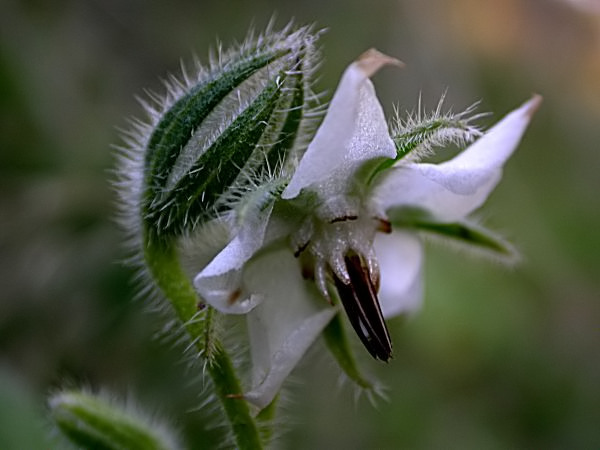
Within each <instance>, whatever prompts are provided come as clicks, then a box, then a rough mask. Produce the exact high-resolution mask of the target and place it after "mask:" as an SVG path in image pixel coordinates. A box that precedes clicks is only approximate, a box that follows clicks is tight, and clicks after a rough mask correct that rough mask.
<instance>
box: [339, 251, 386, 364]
mask: <svg viewBox="0 0 600 450" xmlns="http://www.w3.org/2000/svg"><path fill="white" fill-rule="evenodd" d="M344 261H345V262H346V269H347V271H348V275H349V276H350V283H349V284H345V283H344V282H343V281H342V280H340V279H339V278H338V277H337V276H335V275H334V277H333V278H334V280H335V286H336V289H337V291H338V294H339V296H340V299H341V301H342V304H343V305H344V309H345V310H346V314H347V315H348V319H349V320H350V323H351V324H352V327H353V328H354V331H356V334H358V337H359V338H360V340H361V341H362V343H363V345H364V346H365V348H366V349H367V350H368V351H369V353H370V354H371V356H373V358H376V359H380V360H382V361H388V360H389V359H390V358H391V356H392V342H391V340H390V335H389V333H388V330H387V326H386V324H385V320H384V319H383V314H382V313H381V308H380V306H379V300H378V299H377V290H376V289H375V286H374V285H373V282H372V281H371V277H370V275H369V271H368V269H367V268H366V266H365V264H363V261H362V258H361V257H360V256H359V255H357V254H356V253H353V252H352V253H349V254H347V255H346V256H345V258H344Z"/></svg>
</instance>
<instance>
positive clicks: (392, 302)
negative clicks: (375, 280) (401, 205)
mask: <svg viewBox="0 0 600 450" xmlns="http://www.w3.org/2000/svg"><path fill="white" fill-rule="evenodd" d="M373 247H374V249H375V254H376V255H377V259H378V261H379V270H380V274H381V281H380V287H379V294H378V297H379V302H380V304H381V310H382V312H383V315H384V316H385V317H393V316H397V315H398V314H404V313H413V312H416V311H418V310H419V308H420V307H421V302H422V298H423V281H422V280H423V276H422V275H423V274H422V270H423V246H422V244H421V241H420V240H419V238H418V237H417V236H416V235H415V234H413V233H407V232H402V231H394V232H392V233H391V234H381V233H378V234H377V235H376V237H375V242H374V243H373Z"/></svg>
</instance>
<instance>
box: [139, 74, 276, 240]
mask: <svg viewBox="0 0 600 450" xmlns="http://www.w3.org/2000/svg"><path fill="white" fill-rule="evenodd" d="M284 79H285V74H284V73H281V74H280V77H279V78H278V79H275V80H272V81H271V82H269V83H268V85H267V86H266V87H265V89H264V90H263V91H262V92H261V94H260V95H259V96H258V97H257V98H256V99H255V100H254V101H253V102H252V103H251V104H250V106H248V107H247V108H246V109H245V110H244V111H243V112H242V113H241V114H240V115H239V116H238V117H237V118H236V119H235V120H234V121H233V123H231V124H230V125H229V127H227V128H226V129H225V131H224V132H223V133H222V134H221V135H220V136H219V137H218V138H217V140H216V141H215V142H214V143H213V144H212V145H211V146H210V147H209V148H208V149H207V150H206V151H205V152H204V153H203V154H202V155H201V156H200V157H199V158H198V160H197V161H196V162H195V163H194V164H193V165H192V167H191V168H190V169H189V170H188V171H187V173H186V174H185V175H184V176H183V177H182V178H181V179H180V180H179V181H178V182H177V184H176V185H175V186H174V188H173V189H171V190H170V191H169V192H168V193H167V194H166V195H164V198H163V199H162V200H161V201H160V202H158V203H156V202H155V203H153V204H151V205H149V207H148V209H147V210H146V214H145V217H144V220H145V221H146V223H147V225H148V229H152V230H154V231H156V232H157V234H158V235H162V236H168V235H171V236H173V235H178V234H180V233H181V232H183V231H184V230H189V229H190V228H191V227H194V226H195V225H197V223H198V222H199V221H200V220H202V219H207V218H209V217H210V215H209V213H210V212H212V208H213V207H214V206H215V203H216V201H217V200H218V199H219V197H220V196H221V195H222V194H223V193H224V192H225V191H226V190H228V189H229V188H230V187H231V185H232V184H233V182H234V181H235V179H236V178H237V176H238V175H239V174H240V171H241V170H242V169H243V167H244V166H245V164H246V162H247V161H248V159H249V158H250V157H251V155H252V154H253V152H254V150H255V149H256V146H257V144H258V143H259V141H260V140H261V137H262V136H263V133H264V131H265V129H266V128H267V126H268V125H269V118H270V117H271V115H272V114H273V111H274V110H275V108H276V107H277V100H278V98H279V96H280V94H281V88H280V87H281V83H282V82H283V80H284Z"/></svg>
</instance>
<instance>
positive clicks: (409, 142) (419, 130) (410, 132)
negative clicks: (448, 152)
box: [371, 97, 482, 180]
mask: <svg viewBox="0 0 600 450" xmlns="http://www.w3.org/2000/svg"><path fill="white" fill-rule="evenodd" d="M443 101H444V97H442V99H441V100H440V103H439V105H438V108H437V110H436V111H435V112H434V113H432V114H431V115H430V116H425V117H421V115H420V114H418V115H417V116H416V117H412V116H409V117H408V118H407V119H406V120H404V121H403V120H401V119H400V118H399V117H397V118H396V122H397V124H396V126H395V129H394V130H392V132H391V137H392V140H393V141H394V144H395V146H396V157H395V158H390V159H386V160H384V161H382V162H381V164H380V165H379V166H378V167H377V169H376V170H375V171H374V173H373V176H372V177H371V180H372V179H373V177H374V176H375V175H376V174H377V173H379V172H381V171H382V170H385V169H388V168H390V167H392V166H393V165H394V164H396V163H397V162H398V161H400V160H401V159H404V158H405V157H407V156H408V155H414V154H416V155H417V159H419V158H422V157H423V156H427V155H428V154H429V153H431V151H432V149H433V148H434V147H440V146H445V145H448V144H451V143H454V144H459V145H460V144H463V143H467V142H470V141H472V140H473V139H474V138H475V137H477V136H480V135H481V132H480V131H479V129H478V128H476V127H475V126H473V125H472V124H471V122H473V121H474V120H476V119H478V118H480V117H481V116H482V114H475V115H470V114H471V113H472V112H473V110H474V105H473V106H471V107H469V108H467V109H466V110H465V111H463V112H461V113H458V114H450V113H449V114H441V111H440V110H441V106H442V103H443Z"/></svg>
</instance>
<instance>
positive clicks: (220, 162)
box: [121, 26, 315, 237]
mask: <svg viewBox="0 0 600 450" xmlns="http://www.w3.org/2000/svg"><path fill="white" fill-rule="evenodd" d="M314 39H315V37H314V35H312V34H311V33H310V29H308V28H300V29H298V30H295V31H294V30H292V28H291V27H290V26H288V27H286V28H285V29H284V30H283V31H281V32H278V33H273V32H272V31H271V30H270V29H268V30H267V31H266V32H265V34H264V35H261V36H259V37H257V38H254V37H253V36H252V35H251V36H250V37H249V38H248V39H247V40H246V42H245V43H244V44H242V45H241V46H240V47H239V48H238V49H236V50H233V51H228V52H221V51H219V52H218V55H217V56H216V57H213V58H211V63H210V65H209V67H208V68H205V67H202V66H201V65H199V64H197V72H198V73H197V75H196V76H194V77H190V76H189V75H188V74H187V73H186V72H185V70H184V75H183V80H182V81H179V80H176V79H174V78H172V79H171V80H170V81H169V82H167V95H166V96H165V97H164V98H161V99H157V98H154V104H149V103H147V102H142V103H143V104H144V106H145V108H146V109H147V111H148V112H149V115H150V122H151V123H150V124H143V123H137V124H136V129H135V130H134V131H133V132H130V133H129V135H128V136H126V139H127V138H128V139H127V141H128V143H129V144H130V145H129V148H127V149H125V152H124V153H125V155H124V156H125V157H124V158H122V159H123V160H125V164H122V170H121V174H122V178H123V179H124V181H125V183H124V184H128V185H129V187H131V188H132V189H130V191H132V193H133V195H132V198H127V199H126V200H127V202H126V203H128V205H129V206H135V207H134V208H133V210H134V211H135V212H134V215H136V216H137V217H136V218H135V219H134V222H136V224H137V225H141V228H142V229H143V230H144V233H145V234H146V236H147V237H152V236H156V237H173V236H179V235H181V234H182V233H184V232H189V231H191V230H192V229H193V228H194V227H195V226H196V225H198V224H199V223H202V222H204V221H206V220H207V219H209V218H212V217H214V216H215V215H216V214H217V213H218V212H219V211H221V210H223V209H226V208H228V207H230V206H231V205H230V204H229V203H228V201H227V200H226V199H227V195H226V194H227V193H228V192H231V191H232V190H235V189H236V188H237V189H238V190H239V187H240V185H241V184H244V183H247V182H248V178H249V177H248V174H261V173H262V172H272V171H274V170H283V169H284V168H285V167H286V161H287V160H288V159H290V154H295V153H296V152H298V151H299V149H300V150H301V147H302V141H303V140H304V139H305V138H303V136H305V135H306V134H307V124H308V123H310V120H307V118H306V112H307V109H308V104H309V103H310V101H311V95H310V94H309V80H310V77H311V74H312V71H313V69H314V66H315V57H314V50H313V41H314ZM294 158H295V159H297V158H298V156H297V155H296V156H295V157H294ZM132 166H133V167H132ZM132 168H133V169H135V170H133V172H134V174H132ZM126 214H127V215H131V211H129V212H127V213H126Z"/></svg>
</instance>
